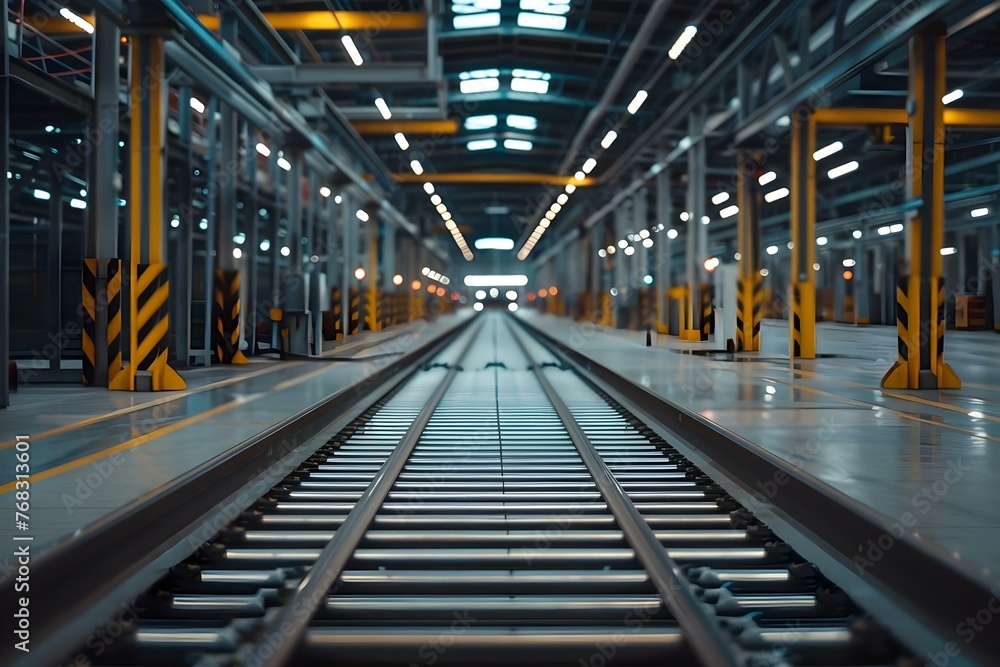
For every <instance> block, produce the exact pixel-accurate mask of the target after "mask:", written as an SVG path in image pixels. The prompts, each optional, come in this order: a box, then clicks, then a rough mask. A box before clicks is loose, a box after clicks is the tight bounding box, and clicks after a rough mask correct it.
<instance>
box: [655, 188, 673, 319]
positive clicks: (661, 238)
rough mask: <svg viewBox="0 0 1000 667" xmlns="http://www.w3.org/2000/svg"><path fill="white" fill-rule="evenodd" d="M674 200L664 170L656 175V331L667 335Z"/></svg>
mask: <svg viewBox="0 0 1000 667" xmlns="http://www.w3.org/2000/svg"><path fill="white" fill-rule="evenodd" d="M673 204H674V203H673V199H672V197H671V193H670V170H669V168H665V169H663V171H661V172H660V173H659V174H657V175H656V226H657V228H658V229H659V230H660V231H658V232H657V233H656V234H655V236H656V245H655V246H654V247H655V248H656V271H655V272H654V279H655V281H656V282H655V285H656V331H657V333H661V334H666V333H669V331H670V303H669V301H668V299H669V296H668V292H669V291H670V283H671V281H672V279H673V276H672V275H671V252H670V251H671V247H670V246H671V244H672V242H671V239H670V237H669V236H667V232H668V231H669V230H670V229H671V222H672V218H673Z"/></svg>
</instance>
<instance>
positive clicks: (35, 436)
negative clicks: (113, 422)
mask: <svg viewBox="0 0 1000 667" xmlns="http://www.w3.org/2000/svg"><path fill="white" fill-rule="evenodd" d="M293 363H302V362H293ZM290 367H291V366H290V365H282V364H275V365H274V366H270V367H268V368H262V369H261V370H259V371H254V372H252V373H247V374H246V375H237V376H235V377H231V378H226V379H225V380H219V381H217V382H213V383H211V384H206V385H205V386H203V387H197V388H195V389H190V390H188V391H184V392H181V393H179V394H170V395H169V396H164V397H163V398H157V399H155V400H152V401H148V402H146V403H139V404H137V405H130V406H129V407H127V408H121V409H119V410H115V411H114V412H109V413H107V414H103V415H97V416H96V417H87V418H86V419H83V420H80V421H78V422H74V423H72V424H66V425H65V426H59V427H57V428H54V429H51V430H48V431H43V432H42V433H29V434H28V435H30V436H31V439H32V440H33V441H34V440H41V439H42V438H48V437H51V436H53V435H59V434H60V433H67V432H69V431H74V430H76V429H78V428H83V427H84V426H90V425H92V424H97V423H99V422H102V421H104V420H105V419H112V418H114V417H120V416H122V415H127V414H130V413H132V412H136V411H138V410H144V409H146V408H154V407H156V406H158V405H163V404H164V403H170V402H172V401H179V400H180V399H182V398H187V397H188V396H191V395H193V394H197V393H200V392H203V391H208V390H209V389H218V388H219V387H225V386H226V385H230V384H233V383H235V382H242V381H243V380H249V379H250V378H254V377H258V376H260V375H265V374H267V373H273V372H274V371H276V370H280V369H282V368H290ZM16 442H17V440H8V441H7V442H0V449H7V448H9V447H13V446H14V444H15V443H16Z"/></svg>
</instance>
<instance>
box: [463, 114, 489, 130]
mask: <svg viewBox="0 0 1000 667" xmlns="http://www.w3.org/2000/svg"><path fill="white" fill-rule="evenodd" d="M496 126H497V115H496V114H488V115H485V116H469V117H468V118H466V119H465V129H467V130H488V129H490V128H493V127H496Z"/></svg>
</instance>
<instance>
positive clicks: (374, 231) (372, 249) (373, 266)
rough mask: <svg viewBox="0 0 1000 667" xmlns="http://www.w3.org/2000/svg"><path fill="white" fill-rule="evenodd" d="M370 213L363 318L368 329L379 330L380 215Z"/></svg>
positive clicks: (367, 224)
mask: <svg viewBox="0 0 1000 667" xmlns="http://www.w3.org/2000/svg"><path fill="white" fill-rule="evenodd" d="M370 215H371V219H369V220H368V222H367V223H365V225H366V226H367V232H368V233H367V234H366V235H365V237H366V240H367V241H368V269H367V275H366V276H365V280H366V281H367V282H368V290H367V291H368V295H367V309H366V310H367V312H366V317H365V318H364V319H365V324H366V325H367V326H368V330H369V331H379V330H380V329H381V328H382V327H380V326H379V319H378V318H379V312H378V292H379V285H378V282H379V281H378V277H379V271H378V246H379V220H380V216H379V215H378V212H372V213H371V214H370Z"/></svg>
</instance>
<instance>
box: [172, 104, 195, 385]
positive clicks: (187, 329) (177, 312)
mask: <svg viewBox="0 0 1000 667" xmlns="http://www.w3.org/2000/svg"><path fill="white" fill-rule="evenodd" d="M177 115H178V119H177V120H178V125H179V126H180V141H181V146H182V147H183V149H184V160H183V166H182V168H181V173H180V176H179V177H178V179H177V183H176V184H175V188H174V194H175V196H176V198H177V210H178V216H179V217H180V226H179V227H178V228H177V242H176V244H175V245H174V247H175V253H174V259H175V261H174V263H173V264H174V267H176V272H175V275H174V298H173V299H172V302H171V306H172V307H171V316H172V318H173V321H174V327H173V329H174V340H175V341H176V342H175V345H174V349H175V350H176V354H177V361H178V363H179V365H180V366H181V367H182V368H187V367H188V366H189V365H190V363H191V282H192V277H193V276H192V271H193V270H194V264H193V261H192V260H193V257H192V252H193V249H192V235H193V230H194V225H195V224H197V223H196V221H195V219H194V207H193V206H192V197H193V196H194V192H193V191H192V182H191V181H192V178H191V176H192V173H193V170H194V144H193V142H192V141H191V139H192V127H191V126H192V121H193V113H192V109H191V89H190V88H188V87H184V88H181V89H180V91H178V99H177Z"/></svg>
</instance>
